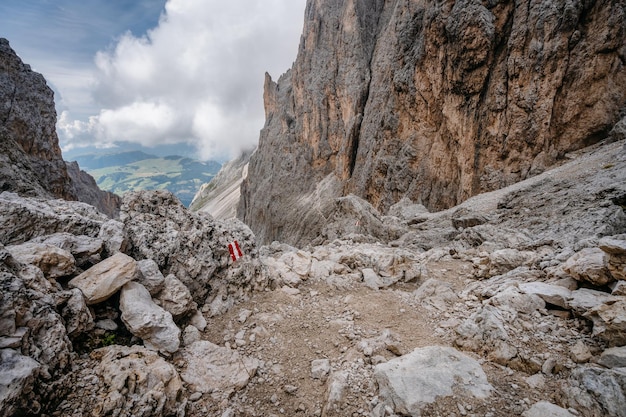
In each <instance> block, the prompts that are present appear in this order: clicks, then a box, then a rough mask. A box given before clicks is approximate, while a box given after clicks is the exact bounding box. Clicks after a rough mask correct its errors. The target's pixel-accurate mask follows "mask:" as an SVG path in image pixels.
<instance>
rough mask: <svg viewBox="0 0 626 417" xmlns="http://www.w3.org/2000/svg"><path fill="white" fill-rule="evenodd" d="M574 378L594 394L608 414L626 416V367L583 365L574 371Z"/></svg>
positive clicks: (618, 416) (619, 416)
mask: <svg viewBox="0 0 626 417" xmlns="http://www.w3.org/2000/svg"><path fill="white" fill-rule="evenodd" d="M572 378H573V379H575V380H577V381H579V383H580V384H581V385H582V386H583V387H584V388H585V390H586V391H587V392H589V393H591V394H592V395H593V397H594V398H595V400H596V401H598V402H599V403H600V404H601V405H602V408H603V409H604V411H605V413H606V415H609V416H616V417H625V416H626V394H625V392H626V390H624V387H626V368H612V369H602V368H596V367H581V368H576V369H574V371H572Z"/></svg>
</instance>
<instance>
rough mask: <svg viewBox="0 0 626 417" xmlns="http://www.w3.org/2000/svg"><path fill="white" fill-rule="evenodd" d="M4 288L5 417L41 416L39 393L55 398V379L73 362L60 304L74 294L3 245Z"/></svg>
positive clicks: (0, 404) (1, 375)
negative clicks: (12, 254) (14, 416)
mask: <svg viewBox="0 0 626 417" xmlns="http://www.w3.org/2000/svg"><path fill="white" fill-rule="evenodd" d="M0 288H1V289H2V290H1V291H0V346H1V347H2V349H3V350H2V362H1V363H2V365H0V368H2V369H1V371H0V380H1V382H0V385H2V386H1V387H0V415H22V414H28V415H31V414H38V413H39V412H40V408H41V398H40V397H39V395H50V396H52V394H53V390H52V389H51V385H52V383H53V382H54V380H55V378H58V377H60V375H61V374H62V373H64V372H65V371H66V370H67V367H68V365H69V363H70V358H71V351H72V344H71V342H70V340H69V338H68V335H67V330H66V327H65V322H64V320H63V318H62V317H61V315H60V314H59V313H58V307H57V306H59V305H62V304H63V303H64V302H65V301H66V300H67V299H68V298H69V297H70V294H69V293H66V292H62V291H59V290H58V288H57V287H56V286H54V285H52V284H51V283H50V282H49V281H48V280H47V279H46V278H45V277H44V275H43V273H42V272H41V270H40V269H39V268H36V267H34V266H30V265H23V264H20V263H18V262H17V261H16V260H15V259H14V258H13V257H12V256H11V254H10V253H9V252H7V251H6V250H5V249H4V247H3V246H2V245H0ZM4 348H7V349H4ZM33 387H36V388H37V389H33Z"/></svg>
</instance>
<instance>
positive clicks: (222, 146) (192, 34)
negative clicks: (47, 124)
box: [0, 0, 306, 159]
mask: <svg viewBox="0 0 626 417" xmlns="http://www.w3.org/2000/svg"><path fill="white" fill-rule="evenodd" d="M305 2H306V0H263V1H255V0H228V1H224V0H167V1H166V0H2V1H1V2H0V37H5V38H7V39H9V42H10V44H11V46H12V48H13V49H14V50H15V51H16V52H17V54H18V55H20V57H21V58H22V60H23V61H24V62H25V63H27V64H30V65H31V66H32V67H33V69H34V70H35V71H38V72H40V73H42V74H43V75H44V76H45V77H46V79H47V81H48V84H49V85H50V86H51V87H52V88H53V90H54V91H55V101H56V106H57V113H58V123H57V131H58V133H59V140H60V143H61V147H62V148H63V150H64V152H67V151H69V150H71V149H74V150H75V149H76V148H78V147H81V146H85V145H91V146H93V145H97V146H99V147H108V146H111V145H112V144H114V143H116V142H118V143H119V142H125V141H126V142H132V143H137V144H141V145H143V146H150V147H152V146H159V145H172V144H176V145H177V146H181V147H184V146H187V145H191V146H193V147H195V148H196V149H197V151H198V156H199V157H200V158H202V159H209V158H212V159H220V158H221V159H223V158H228V157H232V156H235V155H236V153H237V152H238V151H239V150H240V149H241V148H243V147H248V146H251V145H253V144H255V143H256V142H257V141H258V135H259V130H260V129H261V128H262V127H263V122H264V110H263V80H264V74H265V72H266V71H267V72H269V73H270V74H271V75H272V77H273V78H274V79H277V78H278V77H279V76H280V75H281V74H282V73H284V72H285V71H286V70H287V69H289V68H290V67H291V64H292V62H293V61H294V60H295V58H296V54H297V49H298V43H299V40H300V34H301V32H302V25H303V18H304V7H305ZM174 148H175V147H174Z"/></svg>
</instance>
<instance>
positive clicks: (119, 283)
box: [68, 253, 138, 305]
mask: <svg viewBox="0 0 626 417" xmlns="http://www.w3.org/2000/svg"><path fill="white" fill-rule="evenodd" d="M137 273H138V269H137V262H136V261H135V260H134V259H133V258H131V257H130V256H128V255H124V254H123V253H116V254H115V255H113V256H111V257H110V258H107V259H105V260H104V261H102V262H100V263H99V264H97V265H95V266H93V267H91V268H89V269H88V270H86V271H85V272H83V273H82V274H80V275H79V276H77V277H76V278H73V279H72V280H71V281H70V282H69V283H68V285H69V286H70V287H71V288H78V289H80V290H81V291H82V292H83V294H84V295H85V299H86V301H87V304H88V305H92V304H98V303H100V302H102V301H104V300H106V299H107V298H109V297H110V296H111V295H113V294H115V293H116V292H117V291H118V290H119V289H120V288H122V287H123V286H124V284H126V283H127V282H129V281H132V280H133V279H135V278H136V276H137Z"/></svg>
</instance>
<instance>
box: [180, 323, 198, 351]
mask: <svg viewBox="0 0 626 417" xmlns="http://www.w3.org/2000/svg"><path fill="white" fill-rule="evenodd" d="M201 339H202V336H201V334H200V330H198V329H197V328H195V327H194V326H192V325H189V326H187V327H185V330H183V345H184V346H191V345H192V344H194V343H196V342H198V341H200V340H201Z"/></svg>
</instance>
